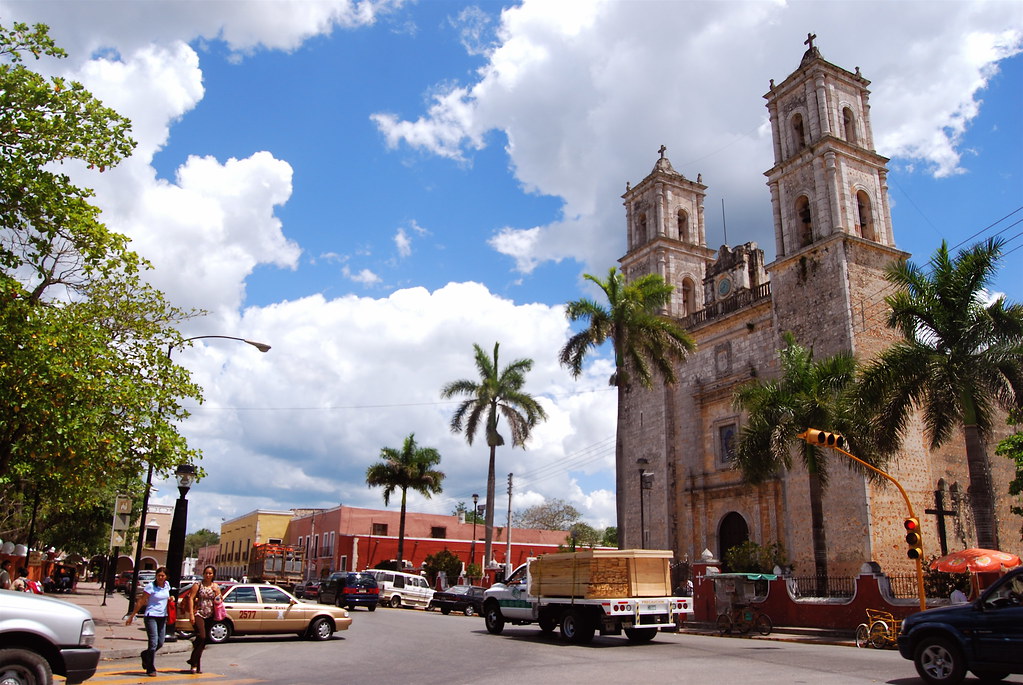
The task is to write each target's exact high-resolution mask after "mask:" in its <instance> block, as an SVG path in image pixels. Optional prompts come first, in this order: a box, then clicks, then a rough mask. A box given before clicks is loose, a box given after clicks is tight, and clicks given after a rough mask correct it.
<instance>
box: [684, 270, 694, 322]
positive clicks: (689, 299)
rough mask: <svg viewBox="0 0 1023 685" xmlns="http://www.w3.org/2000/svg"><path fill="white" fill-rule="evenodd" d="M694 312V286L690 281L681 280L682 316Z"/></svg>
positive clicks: (686, 279)
mask: <svg viewBox="0 0 1023 685" xmlns="http://www.w3.org/2000/svg"><path fill="white" fill-rule="evenodd" d="M695 312H696V285H695V284H694V283H693V281H692V280H691V279H688V278H684V279H682V316H689V315H690V314H693V313H695Z"/></svg>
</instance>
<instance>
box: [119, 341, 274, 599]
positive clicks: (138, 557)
mask: <svg viewBox="0 0 1023 685" xmlns="http://www.w3.org/2000/svg"><path fill="white" fill-rule="evenodd" d="M205 338H222V339H224V340H237V341H238V342H243V343H245V344H246V345H252V346H253V347H255V348H256V349H257V350H259V351H260V352H269V351H270V346H269V345H267V344H266V343H261V342H256V341H255V340H248V339H246V338H238V337H235V336H233V335H193V336H192V337H191V338H185V339H184V340H181V341H179V342H177V343H171V344H169V345H167V359H168V360H169V359H170V358H171V352H173V351H174V348H175V347H181V346H182V345H184V344H185V343H187V342H191V341H193V340H203V339H205ZM180 468H181V467H179V469H180ZM192 474H193V478H194V474H195V469H194V468H193V469H192ZM188 485H189V487H190V486H191V481H190V482H189V484H188ZM152 489H153V462H149V471H148V472H147V473H146V489H145V492H144V493H143V494H142V517H141V518H140V519H139V520H140V523H139V535H138V540H137V541H136V542H135V562H134V567H133V573H132V579H131V589H130V590H129V591H128V592H126V593H125V594H127V595H128V613H129V614H130V613H132V611H133V610H134V608H135V591H136V589H137V587H138V584H139V564H140V563H141V562H142V542H143V534H144V531H145V525H146V516H148V515H149V492H150V490H152ZM185 491H186V492H187V491H188V489H187V488H186V489H185ZM183 497H184V496H183V495H182V498H183ZM174 516H175V519H176V518H177V508H176V507H175V511H174ZM172 528H173V526H172ZM167 553H168V557H169V556H170V549H169V548H168V550H167ZM169 561H170V559H169V558H168V565H169ZM114 563H115V571H116V563H117V562H116V560H115V562H114ZM168 571H170V569H169V568H168ZM176 577H177V579H178V580H179V581H180V579H181V561H180V559H179V560H178V570H177V574H176ZM168 582H170V584H171V587H175V585H174V583H173V582H171V581H170V580H168Z"/></svg>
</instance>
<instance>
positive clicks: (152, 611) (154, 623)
mask: <svg viewBox="0 0 1023 685" xmlns="http://www.w3.org/2000/svg"><path fill="white" fill-rule="evenodd" d="M169 599H170V583H168V582H167V569H166V568H164V567H163V566H161V567H160V568H158V569H156V579H155V580H154V581H153V582H152V583H149V584H147V585H146V586H145V587H144V588H142V596H141V597H139V599H138V602H137V603H136V605H135V611H133V612H131V614H129V615H128V620H126V621H125V622H124V624H125V625H129V626H130V625H131V623H132V621H134V620H135V614H137V613H138V612H139V611H141V610H142V607H145V608H146V613H145V615H144V618H145V621H146V635H147V636H148V637H149V647H148V649H144V650H142V668H144V669H146V675H148V676H151V677H156V663H155V658H156V651H157V650H158V649H160V647H163V642H164V638H166V636H167V602H168V600H169Z"/></svg>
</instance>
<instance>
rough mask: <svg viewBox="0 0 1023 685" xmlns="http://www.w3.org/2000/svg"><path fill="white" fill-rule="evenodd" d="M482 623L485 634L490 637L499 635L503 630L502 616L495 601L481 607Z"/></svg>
mask: <svg viewBox="0 0 1023 685" xmlns="http://www.w3.org/2000/svg"><path fill="white" fill-rule="evenodd" d="M483 622H484V623H486V625H487V632H488V633H490V634H491V635H500V634H501V631H502V630H504V616H502V615H501V607H500V606H499V605H498V604H497V602H495V601H491V602H490V604H487V605H486V606H484V607H483Z"/></svg>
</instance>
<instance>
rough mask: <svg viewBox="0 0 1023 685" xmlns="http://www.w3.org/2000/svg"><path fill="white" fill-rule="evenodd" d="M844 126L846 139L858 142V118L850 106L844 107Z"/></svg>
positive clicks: (854, 142)
mask: <svg viewBox="0 0 1023 685" xmlns="http://www.w3.org/2000/svg"><path fill="white" fill-rule="evenodd" d="M842 128H843V130H844V131H845V139H846V140H847V141H848V142H850V143H853V144H854V145H855V144H856V118H855V117H854V116H853V113H852V110H851V109H849V108H848V107H845V108H843V109H842Z"/></svg>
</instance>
